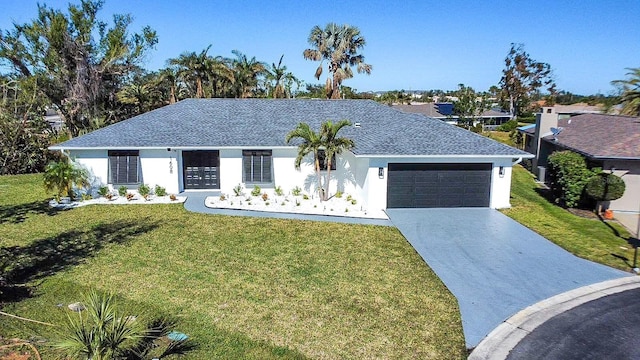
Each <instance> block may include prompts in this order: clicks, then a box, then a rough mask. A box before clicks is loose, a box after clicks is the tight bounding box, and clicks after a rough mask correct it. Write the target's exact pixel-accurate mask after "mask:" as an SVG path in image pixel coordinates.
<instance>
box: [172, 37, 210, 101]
mask: <svg viewBox="0 0 640 360" xmlns="http://www.w3.org/2000/svg"><path fill="white" fill-rule="evenodd" d="M210 48H211V45H209V46H207V48H206V49H204V50H202V51H201V52H200V53H199V54H196V53H195V52H184V53H182V54H180V56H178V57H177V58H175V59H169V60H168V63H169V65H175V66H177V67H178V75H179V76H180V77H181V78H182V80H183V81H185V82H186V83H187V84H191V85H192V86H195V97H197V98H203V97H205V94H204V85H203V83H204V82H205V80H206V79H207V73H208V69H207V63H208V59H209V56H208V55H207V52H208V51H209V49H210Z"/></svg>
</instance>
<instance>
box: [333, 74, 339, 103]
mask: <svg viewBox="0 0 640 360" xmlns="http://www.w3.org/2000/svg"><path fill="white" fill-rule="evenodd" d="M331 98H332V99H340V79H339V78H338V74H337V73H336V71H335V70H334V71H333V84H331Z"/></svg>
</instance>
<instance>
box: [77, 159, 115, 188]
mask: <svg viewBox="0 0 640 360" xmlns="http://www.w3.org/2000/svg"><path fill="white" fill-rule="evenodd" d="M68 154H69V157H70V158H71V159H72V160H73V161H75V162H76V163H78V164H81V165H82V166H84V167H85V168H86V169H87V170H88V171H89V175H90V181H91V185H92V187H100V186H102V185H105V184H106V183H107V179H108V178H109V176H108V171H109V158H108V157H107V150H74V151H70V152H69V153H68Z"/></svg>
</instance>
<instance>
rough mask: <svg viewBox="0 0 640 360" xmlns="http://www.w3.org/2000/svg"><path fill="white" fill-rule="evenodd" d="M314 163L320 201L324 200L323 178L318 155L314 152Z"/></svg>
mask: <svg viewBox="0 0 640 360" xmlns="http://www.w3.org/2000/svg"><path fill="white" fill-rule="evenodd" d="M313 161H314V163H315V167H316V175H317V177H318V196H320V201H323V200H324V195H323V190H322V176H321V175H320V160H319V159H318V153H317V152H315V151H314V152H313Z"/></svg>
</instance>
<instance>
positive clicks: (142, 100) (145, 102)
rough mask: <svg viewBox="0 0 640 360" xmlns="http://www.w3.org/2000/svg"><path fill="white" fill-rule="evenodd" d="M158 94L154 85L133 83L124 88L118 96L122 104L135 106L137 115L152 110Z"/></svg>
mask: <svg viewBox="0 0 640 360" xmlns="http://www.w3.org/2000/svg"><path fill="white" fill-rule="evenodd" d="M156 92H157V91H156V90H155V88H154V87H153V85H152V84H136V83H133V84H128V85H126V86H125V87H123V88H122V89H121V90H120V91H118V93H117V95H116V96H117V98H118V101H120V102H121V103H123V104H128V105H133V106H134V107H135V114H136V115H137V114H142V113H144V112H147V111H149V110H150V109H151V107H152V106H153V102H154V97H155V95H156Z"/></svg>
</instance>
